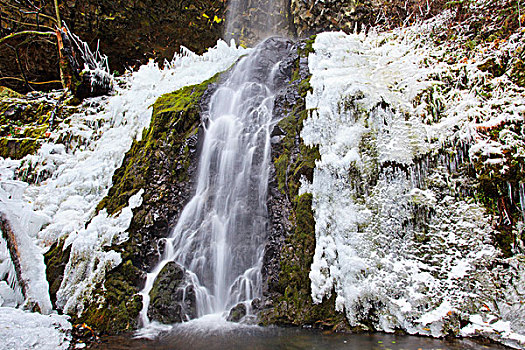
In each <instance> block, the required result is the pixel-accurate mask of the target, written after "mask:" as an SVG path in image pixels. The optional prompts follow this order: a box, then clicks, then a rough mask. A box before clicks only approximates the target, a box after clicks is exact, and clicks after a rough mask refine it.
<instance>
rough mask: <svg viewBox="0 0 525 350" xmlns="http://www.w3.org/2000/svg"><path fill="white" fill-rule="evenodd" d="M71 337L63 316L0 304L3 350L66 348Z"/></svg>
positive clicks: (66, 320)
mask: <svg viewBox="0 0 525 350" xmlns="http://www.w3.org/2000/svg"><path fill="white" fill-rule="evenodd" d="M70 340H71V324H70V323H69V321H68V317H67V316H59V315H41V314H38V313H31V312H25V311H22V310H20V309H15V308H9V307H0V344H1V345H0V347H1V348H2V349H5V350H22V349H23V350H28V349H35V350H61V349H63V350H66V349H68V348H69V344H70Z"/></svg>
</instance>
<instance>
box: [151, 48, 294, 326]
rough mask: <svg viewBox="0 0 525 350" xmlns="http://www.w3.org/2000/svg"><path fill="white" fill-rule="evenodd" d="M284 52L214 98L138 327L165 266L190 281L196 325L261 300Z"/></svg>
mask: <svg viewBox="0 0 525 350" xmlns="http://www.w3.org/2000/svg"><path fill="white" fill-rule="evenodd" d="M289 46H290V45H289V42H288V41H286V40H283V39H276V38H271V39H268V40H266V41H265V42H263V43H261V44H260V45H259V46H258V47H257V48H256V49H255V50H254V52H253V53H252V54H251V55H249V56H248V57H245V58H243V59H242V60H241V61H240V62H239V63H238V64H237V65H236V66H235V68H234V69H233V71H232V72H231V75H230V76H229V78H228V79H227V80H226V81H225V82H224V83H223V84H221V86H220V87H219V88H218V89H217V91H216V92H215V93H214V94H213V96H212V97H211V100H210V104H209V112H208V115H206V116H205V124H206V125H205V133H204V141H203V145H202V150H201V154H200V159H199V169H198V176H197V185H196V191H195V195H194V197H193V198H192V199H191V200H190V201H189V203H188V204H187V205H186V206H185V208H184V209H183V211H182V213H181V216H180V218H179V221H178V223H177V225H176V226H175V228H174V229H173V231H172V232H171V234H170V236H169V237H168V238H167V239H166V244H165V247H166V248H165V251H164V253H163V256H162V258H161V261H160V262H159V264H158V265H157V266H156V267H155V268H154V269H153V271H152V272H150V273H148V275H147V280H146V285H145V287H144V289H143V291H142V292H141V294H142V296H143V300H144V302H143V309H142V311H141V320H142V323H143V325H145V326H147V325H148V324H149V323H150V321H149V318H148V307H149V304H150V295H149V293H150V291H151V289H152V287H153V284H154V281H155V279H156V277H157V276H158V275H159V273H160V271H161V270H162V268H163V267H164V266H165V265H166V264H167V263H168V262H170V261H175V262H176V263H178V264H180V265H181V266H183V267H184V268H185V269H186V271H187V273H188V274H189V279H190V281H189V283H190V284H191V285H193V287H194V290H195V294H196V303H197V315H198V316H199V317H200V316H203V315H206V314H211V313H221V312H224V311H227V310H229V309H230V308H231V307H233V306H235V305H236V304H237V303H240V302H246V304H247V306H248V309H249V303H248V302H249V301H251V300H252V299H254V298H256V297H259V296H261V286H262V278H261V266H262V259H263V254H264V243H265V239H266V230H267V225H268V215H267V207H266V201H267V187H268V170H269V162H270V132H271V128H272V125H273V124H274V123H275V121H273V120H272V115H273V104H274V93H275V91H274V90H275V89H274V85H275V84H274V80H275V78H276V74H277V73H278V72H279V65H280V61H279V55H280V53H279V52H280V51H282V49H283V48H284V49H288V48H289ZM273 48H275V50H272V49H273ZM186 318H189V317H188V316H186Z"/></svg>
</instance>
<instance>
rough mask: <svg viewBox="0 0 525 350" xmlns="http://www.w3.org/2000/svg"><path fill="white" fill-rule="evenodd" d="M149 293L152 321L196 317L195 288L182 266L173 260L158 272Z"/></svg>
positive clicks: (173, 321) (170, 320)
mask: <svg viewBox="0 0 525 350" xmlns="http://www.w3.org/2000/svg"><path fill="white" fill-rule="evenodd" d="M149 294H150V298H151V299H150V305H149V308H148V317H149V318H150V320H152V321H157V322H161V323H164V324H172V323H179V322H182V321H187V320H188V319H193V318H196V317H197V308H196V307H197V305H196V303H197V300H196V295H195V289H194V287H193V285H191V284H190V283H189V276H188V274H187V273H186V271H185V270H184V268H183V267H182V266H180V265H179V264H177V263H175V262H173V261H170V262H169V263H167V264H166V266H164V267H163V268H162V270H161V271H160V272H159V275H158V276H157V279H155V283H153V288H152V289H151V291H150V293H149Z"/></svg>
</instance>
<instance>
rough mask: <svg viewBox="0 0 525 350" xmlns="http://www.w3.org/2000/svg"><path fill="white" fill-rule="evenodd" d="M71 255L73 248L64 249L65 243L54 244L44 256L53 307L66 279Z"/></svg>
mask: <svg viewBox="0 0 525 350" xmlns="http://www.w3.org/2000/svg"><path fill="white" fill-rule="evenodd" d="M70 253H71V246H69V247H67V248H66V249H64V241H60V242H56V243H54V244H53V245H52V246H51V248H50V249H49V250H48V252H47V253H46V254H44V262H45V264H46V278H47V282H48V283H49V296H50V298H51V302H52V303H53V306H55V303H56V294H57V292H58V289H59V288H60V285H61V284H62V279H63V278H64V270H65V268H66V265H67V262H68V261H69V255H70Z"/></svg>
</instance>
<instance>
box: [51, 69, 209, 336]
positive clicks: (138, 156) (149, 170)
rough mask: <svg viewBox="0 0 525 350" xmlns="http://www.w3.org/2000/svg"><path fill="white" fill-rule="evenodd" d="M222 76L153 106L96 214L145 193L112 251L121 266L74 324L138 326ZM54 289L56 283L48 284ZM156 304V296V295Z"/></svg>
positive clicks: (112, 330)
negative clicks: (147, 283)
mask: <svg viewBox="0 0 525 350" xmlns="http://www.w3.org/2000/svg"><path fill="white" fill-rule="evenodd" d="M218 76H219V75H217V76H215V77H213V78H211V79H210V80H208V81H205V82H203V83H202V84H199V85H194V86H188V87H184V88H182V89H180V90H178V91H175V92H173V93H168V94H165V95H163V96H161V97H160V98H159V99H158V100H157V101H156V102H155V104H154V105H153V115H152V119H151V124H150V126H149V128H148V129H145V130H144V132H143V135H142V138H141V140H140V141H135V142H134V143H133V145H132V146H131V149H130V150H129V151H128V152H127V153H126V155H125V157H124V160H123V162H122V165H121V167H120V168H119V169H117V170H116V171H115V173H114V175H113V186H112V188H111V189H110V190H109V192H108V195H107V196H106V197H105V198H104V199H103V200H102V201H101V202H100V203H99V205H98V207H97V209H98V210H102V209H106V210H107V212H108V213H109V214H110V215H111V214H115V213H117V212H118V211H119V210H121V209H122V208H123V207H125V206H127V203H128V200H129V198H130V197H131V196H132V195H134V194H135V193H137V192H138V191H139V190H140V189H143V190H144V194H143V197H142V198H143V200H142V204H141V206H140V207H138V208H136V209H134V210H133V214H134V215H133V219H132V221H131V224H130V227H129V229H128V231H127V232H128V236H129V239H128V240H127V241H126V242H124V243H123V244H121V245H119V246H113V247H111V248H109V249H113V250H115V251H117V252H119V253H120V254H121V257H122V261H123V263H122V264H121V265H119V266H118V267H117V268H115V269H114V270H112V271H109V272H108V273H107V274H106V279H105V281H104V282H103V283H102V284H101V285H100V286H97V288H96V291H97V292H96V295H93V296H92V298H91V299H92V300H95V301H96V302H92V301H91V302H86V304H85V311H84V312H83V314H82V315H81V316H80V317H78V316H77V315H72V316H73V321H74V322H79V323H80V322H85V323H86V324H88V325H89V326H90V327H91V328H93V329H94V330H95V331H97V332H99V333H107V334H116V333H120V332H125V331H129V330H133V329H136V328H137V327H138V325H139V324H138V315H139V312H140V310H141V309H142V297H141V296H140V295H138V292H139V291H140V290H141V289H142V287H143V283H144V278H145V271H148V270H149V269H150V268H151V267H152V266H153V264H155V263H156V262H157V261H158V258H159V252H160V251H161V250H162V249H161V247H159V246H158V242H159V239H160V238H162V237H166V236H167V235H168V234H169V228H170V227H172V225H173V224H174V223H175V222H176V220H177V219H178V215H179V214H180V212H181V211H182V208H183V207H184V205H185V204H186V202H187V200H188V199H189V196H190V194H191V189H192V178H193V174H194V173H195V171H196V167H197V146H198V142H199V130H200V126H201V112H202V111H201V106H205V105H207V103H206V102H205V101H206V100H207V99H209V97H210V94H211V91H213V89H214V87H215V84H214V83H215V81H216V80H217V79H218ZM49 282H50V284H53V283H56V282H53V281H49ZM154 299H155V296H154Z"/></svg>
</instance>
